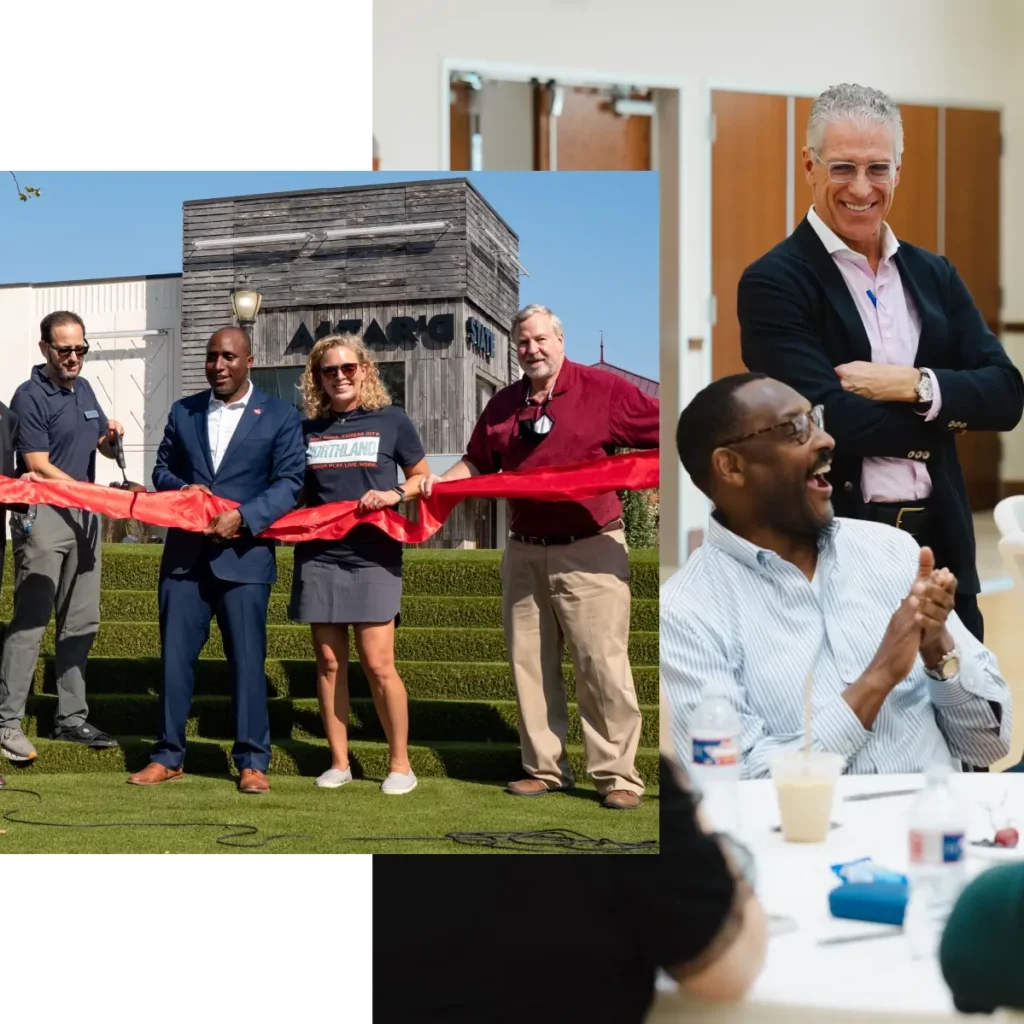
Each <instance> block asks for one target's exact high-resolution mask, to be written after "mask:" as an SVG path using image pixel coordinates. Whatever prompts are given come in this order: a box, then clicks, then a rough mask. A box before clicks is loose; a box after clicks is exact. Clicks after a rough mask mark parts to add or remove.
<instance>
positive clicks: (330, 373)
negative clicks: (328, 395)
mask: <svg viewBox="0 0 1024 1024" xmlns="http://www.w3.org/2000/svg"><path fill="white" fill-rule="evenodd" d="M358 369H359V364H358V363H331V364H330V365H327V366H321V367H320V372H321V373H322V374H323V375H324V376H325V377H337V376H338V374H339V373H343V374H345V376H346V377H348V378H349V380H351V379H352V378H353V377H354V376H355V375H356V370H358Z"/></svg>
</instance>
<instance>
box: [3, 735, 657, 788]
mask: <svg viewBox="0 0 1024 1024" xmlns="http://www.w3.org/2000/svg"><path fill="white" fill-rule="evenodd" d="M119 740H120V744H121V745H120V746H119V747H118V748H117V749H114V750H89V749H88V748H86V747H83V746H82V745H81V744H79V743H65V742H59V741H56V740H38V741H37V742H36V744H35V745H36V748H37V750H38V751H39V757H38V758H37V759H36V760H35V761H33V762H31V763H30V764H29V765H27V766H17V765H10V764H4V762H3V761H2V759H0V765H4V767H3V774H4V775H6V777H7V780H8V783H9V784H10V785H18V786H27V785H30V784H31V779H32V777H33V776H37V775H58V774H59V775H67V774H78V773H83V772H124V773H128V772H134V771H138V770H139V769H140V768H144V767H145V766H146V764H147V762H148V761H149V752H150V750H151V748H152V745H153V740H152V739H150V738H145V737H140V736H124V737H119ZM230 751H231V742H230V741H225V740H210V739H194V740H190V741H189V743H188V751H187V753H186V761H185V770H186V771H187V772H190V773H194V774H198V775H222V774H226V773H229V772H230V773H232V774H234V773H235V768H234V766H233V764H232V762H231V757H230ZM568 755H569V763H570V765H571V766H572V770H573V773H574V774H575V776H576V778H578V779H580V780H581V781H582V780H583V779H585V778H586V777H587V775H586V758H585V756H584V753H583V750H582V748H580V747H576V746H573V747H570V748H569V750H568ZM349 756H350V762H351V766H352V774H353V775H354V776H355V777H356V778H373V779H383V778H384V777H385V776H386V775H387V773H388V748H387V745H386V744H383V743H370V742H359V741H356V742H354V743H352V744H351V747H350V750H349ZM409 760H410V762H411V763H412V767H413V771H415V772H416V774H417V775H418V776H420V777H422V778H430V777H439V776H444V777H447V778H453V779H467V780H473V781H477V782H502V781H508V780H511V779H518V778H521V777H522V773H523V769H522V763H521V761H520V751H519V746H518V744H512V743H431V744H430V745H429V746H426V745H422V744H419V745H412V746H410V747H409ZM328 767H330V753H329V751H328V747H327V743H326V741H324V740H315V739H305V740H280V741H278V742H275V743H274V744H273V749H272V755H271V762H270V771H271V773H272V774H276V775H304V776H311V777H316V776H317V775H319V774H320V773H321V772H323V771H325V770H326V769H327V768H328ZM636 767H637V771H638V772H639V773H640V776H641V778H642V779H643V780H644V782H645V784H647V785H649V786H652V787H654V786H656V785H657V783H658V750H657V748H654V747H642V748H641V749H640V750H638V751H637V758H636Z"/></svg>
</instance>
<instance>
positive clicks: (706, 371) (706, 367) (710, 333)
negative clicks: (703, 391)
mask: <svg viewBox="0 0 1024 1024" xmlns="http://www.w3.org/2000/svg"><path fill="white" fill-rule="evenodd" d="M699 91H700V103H701V115H702V121H703V124H704V125H705V130H704V132H703V135H702V138H701V145H702V146H703V147H704V153H703V156H702V159H701V165H702V166H703V168H704V187H703V189H702V195H701V200H702V201H701V210H702V215H703V218H704V224H703V240H704V241H703V246H702V248H703V253H702V262H703V265H704V275H705V277H704V280H705V281H706V282H707V286H708V287H707V295H706V298H705V300H704V303H703V306H704V337H705V338H707V344H706V345H705V346H704V351H703V353H702V355H703V359H702V360H701V364H702V366H701V370H702V373H703V375H704V377H703V382H698V383H699V386H700V387H703V386H704V384H708V383H710V382H711V373H712V359H711V356H712V351H713V346H714V343H715V339H714V327H713V326H712V323H711V302H712V298H713V296H714V290H713V286H714V282H713V281H712V280H711V235H712V224H711V200H712V189H713V188H714V182H713V180H712V176H711V167H712V151H711V150H712V142H711V113H712V108H713V103H712V98H713V94H714V93H715V92H749V93H759V94H761V95H764V96H785V97H787V99H788V101H789V102H788V104H787V115H789V121H790V124H789V126H788V131H787V140H786V142H787V148H786V222H787V224H789V225H790V228H789V230H790V231H792V230H793V228H795V227H796V220H795V217H796V216H797V212H796V210H795V209H794V201H793V190H794V184H795V174H796V133H797V132H798V131H799V127H798V126H797V125H796V124H795V123H794V122H793V119H792V114H793V108H794V103H793V98H794V97H796V96H817V95H818V94H819V93H820V92H821V88H820V86H819V87H817V88H814V89H805V88H801V87H799V86H798V85H794V84H792V83H790V84H788V85H784V86H783V85H779V84H778V83H774V84H770V85H769V84H766V83H760V82H750V81H743V80H741V79H736V78H705V79H701V81H700V86H699ZM889 96H890V98H891V99H892V100H893V102H894V103H896V104H897V105H898V106H903V105H904V104H906V105H918V104H924V105H927V106H934V107H940V108H941V107H959V108H961V109H963V110H990V111H998V112H999V116H1000V124H1001V125H1002V124H1005V118H1006V110H1005V104H1003V103H996V102H988V101H984V102H982V101H973V100H972V101H965V100H954V99H935V98H933V97H930V96H925V95H918V96H909V95H906V94H891V93H890V94H889ZM940 123H941V122H940ZM940 143H941V136H940ZM941 152H942V151H941V149H940V161H941ZM944 170H945V167H944V164H942V163H941V162H940V165H939V196H938V201H939V204H940V207H939V209H940V210H942V209H943V205H942V204H944V202H945V182H944V178H945V175H944ZM1006 178H1007V175H1006V174H1002V175H1000V188H999V215H1000V218H1002V216H1003V211H1004V210H1005V209H1006V201H1005V200H1006ZM943 223H944V221H943V220H942V219H941V218H940V222H939V241H940V242H941V243H944V241H945V237H944V236H945V232H944V230H943V229H942V228H943ZM1003 244H1004V243H1003V240H1002V236H1001V238H1000V253H999V257H1000V258H999V279H1000V280H999V284H1000V287H1001V288H1002V287H1003V280H1002V278H1003V273H1004V266H1005V263H1006V260H1005V259H1003V252H1002V246H1003ZM940 254H941V253H940ZM694 501H696V502H698V504H700V503H702V504H703V509H704V511H703V513H702V515H701V518H702V519H706V518H707V516H708V515H709V514H710V511H711V503H710V501H708V500H707V499H706V498H705V497H704V495H703V494H701V493H700V492H699V491H697V492H696V494H695V497H694ZM684 550H685V549H684Z"/></svg>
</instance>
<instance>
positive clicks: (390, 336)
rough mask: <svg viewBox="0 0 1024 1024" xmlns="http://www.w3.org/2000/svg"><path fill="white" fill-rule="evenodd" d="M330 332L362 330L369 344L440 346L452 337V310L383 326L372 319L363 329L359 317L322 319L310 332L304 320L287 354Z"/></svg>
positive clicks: (304, 349)
mask: <svg viewBox="0 0 1024 1024" xmlns="http://www.w3.org/2000/svg"><path fill="white" fill-rule="evenodd" d="M331 334H362V336H363V340H364V341H365V342H366V343H367V345H369V346H370V347H371V348H373V347H380V346H384V345H387V344H388V343H389V342H390V343H391V344H392V345H400V346H401V347H402V348H415V347H416V344H417V342H421V341H422V343H423V344H424V346H426V347H427V348H443V347H444V346H445V345H450V344H451V343H452V342H453V341H454V340H455V314H454V313H438V314H436V315H435V316H432V317H431V318H430V319H429V320H428V319H427V318H426V316H420V317H419V318H417V317H414V316H396V317H392V318H391V320H390V321H388V325H387V329H386V330H385V328H383V327H381V325H380V324H379V323H378V322H377V321H376V320H371V321H370V326H369V327H367V328H366V330H365V331H363V321H362V320H339V321H338V322H337V323H336V324H333V325H332V324H331V322H330V321H329V320H321V321H320V323H318V324H317V326H316V332H315V334H312V333H310V330H309V328H308V327H307V326H306V324H305V321H303V322H302V323H300V324H299V327H298V330H296V332H295V333H294V334H293V335H292V339H291V341H290V342H289V343H288V348H287V349H286V354H289V355H290V354H292V353H295V352H308V351H309V350H310V349H311V348H312V347H313V344H314V342H316V341H318V340H319V339H320V338H326V337H327V336H328V335H331Z"/></svg>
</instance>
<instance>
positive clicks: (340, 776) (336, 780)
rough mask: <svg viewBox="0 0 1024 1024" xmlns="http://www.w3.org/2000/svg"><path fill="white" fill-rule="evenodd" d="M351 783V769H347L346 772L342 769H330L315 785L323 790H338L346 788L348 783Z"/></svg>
mask: <svg viewBox="0 0 1024 1024" xmlns="http://www.w3.org/2000/svg"><path fill="white" fill-rule="evenodd" d="M351 781H352V769H351V768H346V769H345V770H344V771H342V770H341V769H340V768H328V769H327V771H325V772H324V773H323V775H321V776H320V777H319V778H318V779H317V780H316V782H315V783H313V785H315V786H319V787H320V788H321V789H337V788H338V787H339V786H344V785H345V783H346V782H351Z"/></svg>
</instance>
